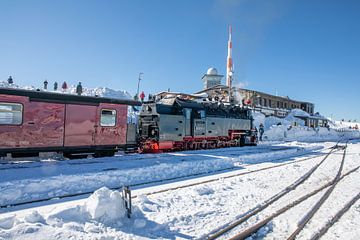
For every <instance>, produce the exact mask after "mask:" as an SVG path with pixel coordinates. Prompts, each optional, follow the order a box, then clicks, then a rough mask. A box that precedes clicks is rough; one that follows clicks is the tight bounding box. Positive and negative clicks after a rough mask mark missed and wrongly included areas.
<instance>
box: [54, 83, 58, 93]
mask: <svg viewBox="0 0 360 240" xmlns="http://www.w3.org/2000/svg"><path fill="white" fill-rule="evenodd" d="M57 89H58V83H57V82H54V91H57Z"/></svg>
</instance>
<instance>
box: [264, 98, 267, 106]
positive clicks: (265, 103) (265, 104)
mask: <svg viewBox="0 0 360 240" xmlns="http://www.w3.org/2000/svg"><path fill="white" fill-rule="evenodd" d="M264 106H265V107H266V106H267V102H266V98H264Z"/></svg>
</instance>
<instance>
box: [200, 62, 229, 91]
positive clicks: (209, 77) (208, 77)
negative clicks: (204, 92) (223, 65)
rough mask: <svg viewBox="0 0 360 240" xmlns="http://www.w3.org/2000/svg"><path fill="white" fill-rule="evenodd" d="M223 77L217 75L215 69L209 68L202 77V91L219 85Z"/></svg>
mask: <svg viewBox="0 0 360 240" xmlns="http://www.w3.org/2000/svg"><path fill="white" fill-rule="evenodd" d="M223 77H224V75H219V74H218V71H217V70H216V68H214V67H211V68H209V69H208V70H207V71H206V74H204V76H203V77H202V80H203V81H204V89H208V88H210V87H213V86H216V85H220V84H221V79H222V78H223Z"/></svg>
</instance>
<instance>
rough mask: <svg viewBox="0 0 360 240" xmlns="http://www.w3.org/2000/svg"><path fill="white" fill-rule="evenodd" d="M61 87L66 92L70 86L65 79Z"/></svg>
mask: <svg viewBox="0 0 360 240" xmlns="http://www.w3.org/2000/svg"><path fill="white" fill-rule="evenodd" d="M61 87H62V89H63V91H64V92H65V91H66V89H67V88H68V87H67V83H66V82H65V81H64V82H63V84H62V86H61Z"/></svg>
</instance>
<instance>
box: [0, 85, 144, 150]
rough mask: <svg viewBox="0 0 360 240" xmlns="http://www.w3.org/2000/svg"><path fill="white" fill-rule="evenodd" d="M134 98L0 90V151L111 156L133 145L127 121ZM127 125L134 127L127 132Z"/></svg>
mask: <svg viewBox="0 0 360 240" xmlns="http://www.w3.org/2000/svg"><path fill="white" fill-rule="evenodd" d="M129 105H131V106H134V105H140V102H137V101H132V100H120V99H111V98H101V97H90V96H76V95H68V94H61V93H53V92H42V91H29V90H19V89H0V155H1V156H5V155H7V154H12V156H13V157H17V156H36V155H38V154H39V152H62V153H64V155H65V156H68V157H74V156H75V154H84V153H93V154H95V155H96V156H104V155H105V156H106V155H113V154H114V152H115V151H116V150H118V149H125V148H129V147H136V141H135V130H134V129H135V128H134V127H133V126H130V127H129V125H128V124H127V110H128V106H129ZM128 128H130V129H131V130H132V131H131V132H128Z"/></svg>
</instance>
